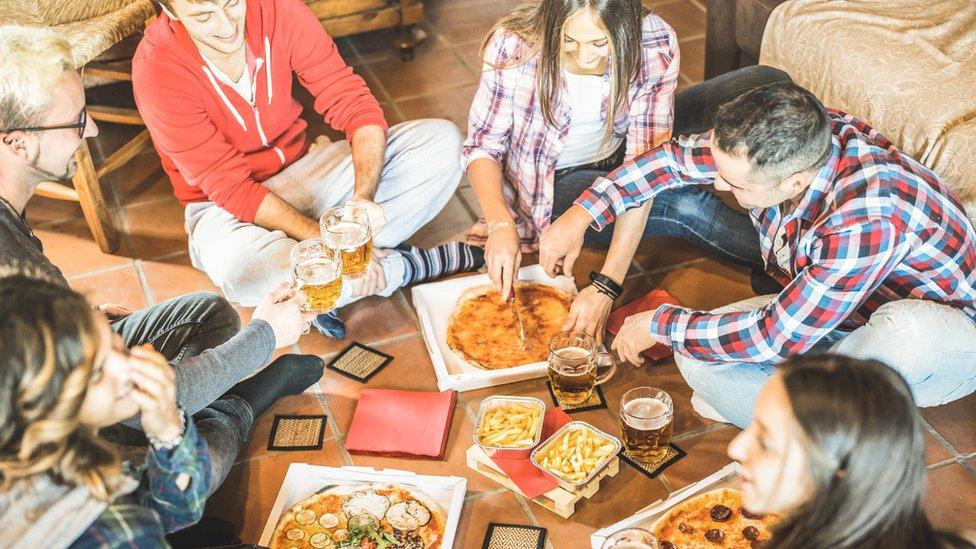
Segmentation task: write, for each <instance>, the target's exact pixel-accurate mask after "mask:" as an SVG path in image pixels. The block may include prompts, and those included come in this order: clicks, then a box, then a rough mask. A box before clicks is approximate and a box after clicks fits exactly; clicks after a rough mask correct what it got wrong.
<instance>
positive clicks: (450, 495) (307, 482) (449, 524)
mask: <svg viewBox="0 0 976 549" xmlns="http://www.w3.org/2000/svg"><path fill="white" fill-rule="evenodd" d="M390 485H394V486H398V487H403V488H404V489H406V490H407V491H408V492H410V491H416V492H419V494H420V495H423V496H426V497H427V498H429V499H430V500H432V501H433V502H435V503H436V504H438V505H439V506H440V507H441V509H442V510H443V512H444V513H445V514H446V517H447V518H446V525H445V529H444V533H443V543H442V545H441V547H443V548H444V549H451V547H453V546H454V537H455V536H456V535H457V528H458V521H459V520H460V518H461V506H462V505H463V504H464V494H465V490H466V488H467V479H465V478H463V477H454V476H429V475H418V474H416V473H412V472H410V471H399V470H395V469H382V470H376V469H373V468H371V467H324V466H319V465H309V464H307V463H292V464H291V465H290V466H289V467H288V472H287V473H286V474H285V479H284V481H282V483H281V489H280V490H279V491H278V498H277V499H276V500H275V503H274V506H272V508H271V514H270V515H269V516H268V522H267V523H266V524H265V526H264V532H263V533H262V534H261V540H260V541H259V542H258V543H259V544H260V545H262V546H265V547H269V546H271V543H272V540H273V539H274V537H275V531H276V530H277V529H278V528H279V526H283V521H282V519H283V518H284V515H285V514H286V513H287V512H288V510H289V509H291V508H292V506H294V505H295V504H297V503H299V502H301V501H302V500H305V499H306V498H308V497H309V496H312V495H314V494H316V493H318V492H319V491H321V490H323V489H329V488H333V487H339V488H340V489H341V488H346V487H348V488H349V489H350V490H352V489H360V488H361V489H363V490H368V489H371V487H377V486H390ZM316 520H321V517H316V518H315V519H313V520H312V521H311V522H310V523H309V524H312V525H314V524H316V523H317V522H316ZM286 527H287V526H286ZM313 528H315V527H314V526H313ZM315 529H317V528H315ZM310 532H311V530H310ZM296 536H297V534H296ZM320 537H321V535H320ZM302 541H303V542H305V543H304V544H303V545H302V546H310V547H318V546H319V545H321V544H315V543H314V542H310V541H311V540H304V539H303V540H302ZM335 545H337V544H336V543H334V542H329V543H327V544H325V545H322V547H334V546H335Z"/></svg>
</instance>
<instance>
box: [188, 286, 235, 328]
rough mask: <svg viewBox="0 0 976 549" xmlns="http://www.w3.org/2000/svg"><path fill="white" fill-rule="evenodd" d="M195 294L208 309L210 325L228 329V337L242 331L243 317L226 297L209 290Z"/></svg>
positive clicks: (208, 322)
mask: <svg viewBox="0 0 976 549" xmlns="http://www.w3.org/2000/svg"><path fill="white" fill-rule="evenodd" d="M193 295H194V297H195V298H197V299H200V300H201V302H202V303H204V304H205V305H206V307H207V310H208V314H207V319H206V323H207V324H208V325H210V326H212V327H213V328H214V329H219V330H222V331H226V332H227V333H228V334H229V335H228V337H227V339H230V337H232V336H233V335H234V334H236V333H237V332H239V331H240V329H241V317H240V315H238V314H237V310H236V309H234V306H233V305H231V304H230V301H227V299H226V298H225V297H223V296H219V295H217V294H214V293H209V292H200V293H198V294H193Z"/></svg>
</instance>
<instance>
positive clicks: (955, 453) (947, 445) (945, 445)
mask: <svg viewBox="0 0 976 549" xmlns="http://www.w3.org/2000/svg"><path fill="white" fill-rule="evenodd" d="M919 419H920V420H921V422H922V427H924V428H925V430H927V431H928V432H929V434H930V435H932V438H934V439H935V440H936V442H938V443H939V444H941V445H942V447H943V448H945V449H946V450H948V451H949V454H950V455H951V456H952V457H953V458H958V457H961V456H962V452H960V451H959V450H956V447H955V446H953V444H952V443H951V442H949V439H947V438H945V437H944V436H942V433H940V432H938V431H936V430H935V427H932V424H930V423H929V422H928V421H926V420H925V418H922V417H919Z"/></svg>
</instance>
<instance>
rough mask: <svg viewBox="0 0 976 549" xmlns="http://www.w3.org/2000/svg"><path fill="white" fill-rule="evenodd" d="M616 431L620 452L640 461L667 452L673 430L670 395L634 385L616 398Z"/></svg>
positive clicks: (651, 388)
mask: <svg viewBox="0 0 976 549" xmlns="http://www.w3.org/2000/svg"><path fill="white" fill-rule="evenodd" d="M620 430H621V431H622V432H623V436H622V437H621V438H622V439H623V442H624V451H625V452H627V455H628V456H630V457H631V458H633V459H635V460H638V461H643V462H647V463H649V462H655V461H659V460H660V459H661V458H663V457H664V456H665V455H667V452H668V444H669V443H670V442H671V434H672V433H673V432H674V406H673V404H672V403H671V396H670V395H668V394H667V393H665V392H664V391H662V390H660V389H655V388H654V387H636V388H634V389H631V390H629V391H627V392H626V393H624V396H623V397H621V399H620Z"/></svg>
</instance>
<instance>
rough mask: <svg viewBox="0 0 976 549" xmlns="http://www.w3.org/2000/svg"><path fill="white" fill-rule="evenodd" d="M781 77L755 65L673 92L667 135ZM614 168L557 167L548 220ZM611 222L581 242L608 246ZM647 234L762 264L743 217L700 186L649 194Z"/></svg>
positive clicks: (704, 123) (708, 122) (688, 130)
mask: <svg viewBox="0 0 976 549" xmlns="http://www.w3.org/2000/svg"><path fill="white" fill-rule="evenodd" d="M781 81H789V76H788V75H787V74H786V73H785V72H783V71H780V70H778V69H774V68H771V67H764V66H756V67H748V68H744V69H740V70H737V71H734V72H730V73H727V74H723V75H721V76H717V77H715V78H712V79H711V80H708V81H706V82H702V83H701V84H698V85H697V86H693V87H691V88H688V89H686V90H683V91H681V92H679V93H678V94H677V95H676V96H675V102H674V130H673V135H675V136H678V135H691V134H695V133H701V132H704V131H707V130H709V129H711V127H712V120H713V119H714V117H715V113H716V112H717V111H718V108H719V107H720V106H721V105H722V104H723V103H725V102H727V101H729V100H731V99H734V98H736V97H738V96H739V95H741V94H742V93H744V92H746V91H749V90H751V89H753V88H757V87H759V86H762V85H765V84H770V83H773V82H781ZM601 162H602V161H601ZM614 168H616V166H604V165H601V163H596V165H587V166H578V167H573V168H566V169H562V170H559V171H558V172H557V175H556V180H555V183H554V190H553V208H552V219H553V220H555V219H556V218H557V217H559V216H560V215H562V214H563V213H564V212H565V211H566V210H568V209H569V208H570V207H571V206H572V205H573V202H575V201H576V199H577V198H579V195H580V194H582V193H583V191H585V190H586V189H588V188H589V187H590V186H591V185H592V184H593V181H594V180H596V178H597V177H603V176H606V175H607V174H608V173H609V172H610V171H612V170H613V169H614ZM613 226H614V225H613V224H610V225H609V226H607V227H605V228H604V229H603V231H600V232H597V231H594V230H593V229H588V230H587V231H586V236H585V240H584V243H585V244H586V245H587V246H591V247H596V248H607V247H609V245H610V239H611V237H612V236H613ZM651 236H673V237H678V238H683V239H685V240H688V241H690V242H692V243H694V244H696V245H697V246H699V247H701V248H704V249H706V250H708V251H710V252H711V253H713V254H715V255H717V256H719V257H722V258H724V259H727V260H731V261H734V262H736V263H739V264H741V265H745V266H747V267H750V268H753V269H756V268H759V269H761V268H762V267H763V261H762V256H761V254H760V251H759V235H758V234H757V232H756V228H755V226H754V225H753V224H752V221H751V220H750V219H749V216H747V215H746V214H744V213H741V212H738V211H736V210H734V209H732V208H730V207H729V206H727V205H726V204H725V203H724V202H722V200H721V199H720V198H719V197H718V196H717V195H715V194H714V193H713V192H712V191H710V190H709V189H708V188H705V187H683V188H680V189H674V190H671V191H665V192H663V193H661V194H659V195H657V196H656V197H654V203H653V204H652V205H651V212H650V215H649V216H648V219H647V225H646V226H645V228H644V237H651Z"/></svg>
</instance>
